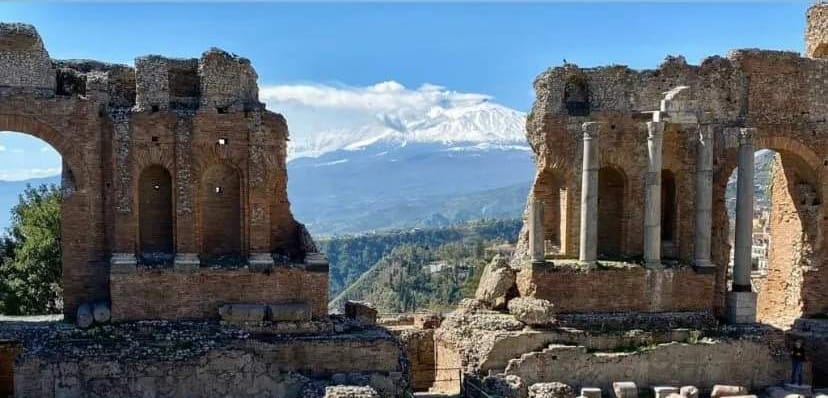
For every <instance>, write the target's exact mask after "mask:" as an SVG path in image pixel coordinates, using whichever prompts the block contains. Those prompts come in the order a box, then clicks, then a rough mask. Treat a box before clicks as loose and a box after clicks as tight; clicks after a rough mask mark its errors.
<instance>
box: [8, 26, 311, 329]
mask: <svg viewBox="0 0 828 398" xmlns="http://www.w3.org/2000/svg"><path fill="white" fill-rule="evenodd" d="M135 65H136V66H135V67H134V68H132V67H128V66H124V65H112V64H105V63H102V62H97V61H90V60H80V61H75V60H73V61H59V60H52V59H51V58H50V57H49V54H48V52H47V51H46V49H45V47H44V45H43V42H42V40H41V39H40V36H39V35H38V34H37V31H36V30H35V29H34V27H32V26H30V25H25V24H0V69H1V70H3V73H2V76H0V130H9V131H17V132H22V133H27V134H30V135H33V136H35V137H38V138H40V139H42V140H44V141H46V142H47V143H49V144H50V145H51V146H53V147H54V148H55V149H56V150H57V151H58V152H59V153H60V154H61V156H62V157H63V165H64V170H63V172H64V175H63V183H64V184H63V185H64V198H63V203H62V206H61V220H62V226H61V228H62V251H63V258H62V261H63V282H62V284H63V291H64V301H65V306H64V312H65V314H66V315H67V317H68V318H72V317H73V314H74V312H75V310H76V308H77V306H78V305H79V304H81V303H84V302H91V301H99V300H108V299H109V295H110V285H109V263H110V257H111V255H112V254H113V253H127V254H137V255H141V254H142V253H146V252H155V251H159V250H160V251H166V252H169V253H166V254H168V255H169V256H168V257H169V258H172V255H174V254H176V253H187V254H201V255H202V257H209V256H211V255H215V254H231V255H237V256H240V257H245V256H248V255H249V254H251V253H255V254H275V255H277V256H281V257H286V258H288V259H289V260H290V261H293V262H298V263H301V262H302V260H303V258H304V257H305V254H306V253H308V252H313V251H315V248H314V245H313V242H312V241H311V240H309V239H308V235H307V232H306V231H305V229H304V226H303V225H301V224H299V223H298V222H297V221H296V220H294V218H293V215H292V213H291V211H290V203H289V202H288V198H287V172H286V166H285V161H286V156H287V151H286V148H287V138H288V127H287V123H286V121H285V118H284V117H283V116H282V115H279V114H277V113H274V112H270V111H268V110H266V109H265V106H264V104H262V103H260V102H259V100H258V86H257V84H256V79H257V74H256V72H255V70H254V69H253V67H252V65H251V64H250V61H249V60H247V59H244V58H241V57H238V56H236V55H233V54H229V53H227V52H224V51H222V50H218V49H210V50H208V51H206V52H204V53H203V54H202V56H201V57H200V58H194V59H187V60H181V59H169V58H165V57H161V56H157V55H153V56H146V57H139V58H138V59H136V62H135ZM145 171H148V172H147V173H145ZM142 176H143V177H145V178H146V179H148V180H144V181H142ZM167 178H169V181H167ZM155 186H159V188H160V189H158V192H150V190H153V191H154V190H155V188H154V187H155ZM217 187H221V188H222V191H221V192H217V191H216V188H217ZM156 193H162V194H163V197H160V198H155V199H154V200H155V201H154V202H153V201H151V200H150V199H152V198H148V197H146V196H147V195H149V196H153V195H155V194H156ZM162 202H163V203H162ZM142 203H144V204H145V206H144V207H143V211H142V206H141V204H142ZM147 203H149V206H147V205H146V204H147ZM156 203H158V204H161V205H162V207H168V208H166V209H161V208H158V209H156V210H153V208H154V207H155V205H156ZM164 203H169V204H167V205H164ZM167 265H168V266H171V264H167ZM162 275H166V276H169V277H171V278H175V277H176V276H175V275H174V274H162ZM260 276H261V275H255V276H251V277H260ZM263 278H265V279H267V278H266V277H263ZM312 278H315V276H314V277H312ZM156 281H157V282H159V283H161V284H162V285H164V283H163V281H158V280H157V278H156ZM169 282H170V281H167V283H166V285H167V286H171V285H170V284H169ZM268 284H272V283H271V282H268V281H266V280H265V281H262V283H261V285H263V286H264V285H268ZM172 286H174V285H172ZM215 288H216V290H214V291H211V292H210V293H211V294H218V293H219V291H220V290H221V289H219V287H218V286H217V285H216V286H215ZM224 289H226V290H229V289H234V288H233V287H232V285H229V284H228V285H226V286H225V288H224ZM122 291H123V290H122ZM131 294H134V295H135V297H132V298H131V300H132V301H136V302H140V301H142V300H143V301H147V302H149V303H150V304H148V305H149V306H152V305H153V304H155V305H154V306H153V307H154V308H162V307H164V303H161V302H155V303H153V302H152V301H151V300H153V299H154V298H153V297H152V296H145V295H144V294H143V292H142V291H141V290H138V289H133V290H131ZM279 294H283V293H279ZM219 295H220V294H219ZM323 296H324V295H323ZM122 298H123V297H122ZM204 299H205V300H209V298H206V297H205V298H204ZM147 315H151V313H150V312H147Z"/></svg>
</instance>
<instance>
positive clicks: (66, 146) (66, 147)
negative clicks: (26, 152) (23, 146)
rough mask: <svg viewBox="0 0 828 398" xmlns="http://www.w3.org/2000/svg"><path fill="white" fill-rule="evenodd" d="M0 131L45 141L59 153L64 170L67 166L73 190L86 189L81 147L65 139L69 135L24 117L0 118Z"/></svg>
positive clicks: (86, 171)
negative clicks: (21, 134)
mask: <svg viewBox="0 0 828 398" xmlns="http://www.w3.org/2000/svg"><path fill="white" fill-rule="evenodd" d="M0 131H14V132H18V133H23V134H28V135H31V136H33V137H36V138H39V139H41V140H43V141H45V142H46V143H47V144H49V145H51V146H52V147H53V148H55V150H56V151H58V153H60V156H61V157H62V158H63V164H64V168H66V166H68V168H69V171H68V172H69V174H70V175H71V176H72V180H73V182H74V189H75V190H77V191H83V190H86V189H87V187H88V184H87V177H86V176H87V174H88V170H87V168H88V164H87V162H86V159H85V157H84V155H83V152H82V148H83V147H82V145H78V143H77V142H76V141H73V140H70V139H69V138H67V137H71V134H66V133H61V132H60V131H58V130H57V129H55V128H53V127H52V126H50V125H49V124H48V123H46V122H43V121H41V120H38V119H37V118H36V117H32V116H24V115H3V117H0Z"/></svg>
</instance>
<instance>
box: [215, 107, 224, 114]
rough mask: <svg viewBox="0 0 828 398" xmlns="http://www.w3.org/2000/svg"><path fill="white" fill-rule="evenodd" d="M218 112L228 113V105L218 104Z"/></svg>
mask: <svg viewBox="0 0 828 398" xmlns="http://www.w3.org/2000/svg"><path fill="white" fill-rule="evenodd" d="M216 112H218V113H227V107H226V106H217V107H216Z"/></svg>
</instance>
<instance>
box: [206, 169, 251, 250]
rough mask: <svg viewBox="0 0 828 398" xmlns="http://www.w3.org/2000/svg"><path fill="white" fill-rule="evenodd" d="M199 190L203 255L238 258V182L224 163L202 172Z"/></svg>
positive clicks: (239, 222)
mask: <svg viewBox="0 0 828 398" xmlns="http://www.w3.org/2000/svg"><path fill="white" fill-rule="evenodd" d="M201 184H202V187H201V199H202V200H201V245H202V254H204V255H205V259H207V260H208V261H209V260H210V259H211V258H216V257H223V258H228V259H229V258H237V257H239V256H241V183H240V177H239V172H238V171H237V170H236V169H235V168H233V167H231V166H228V165H226V164H219V165H215V166H212V167H210V168H209V169H207V171H205V173H204V176H203V178H202V182H201Z"/></svg>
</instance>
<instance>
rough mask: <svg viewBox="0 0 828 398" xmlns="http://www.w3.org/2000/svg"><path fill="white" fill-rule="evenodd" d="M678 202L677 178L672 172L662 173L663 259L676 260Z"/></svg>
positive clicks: (665, 171)
mask: <svg viewBox="0 0 828 398" xmlns="http://www.w3.org/2000/svg"><path fill="white" fill-rule="evenodd" d="M677 214H678V202H677V200H676V176H675V175H674V174H673V172H672V171H670V170H662V171H661V246H662V247H661V253H662V257H665V258H675V257H677V255H676V254H677V253H676V244H675V243H676V242H675V237H676V233H677V222H676V220H677V218H678V217H677Z"/></svg>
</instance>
